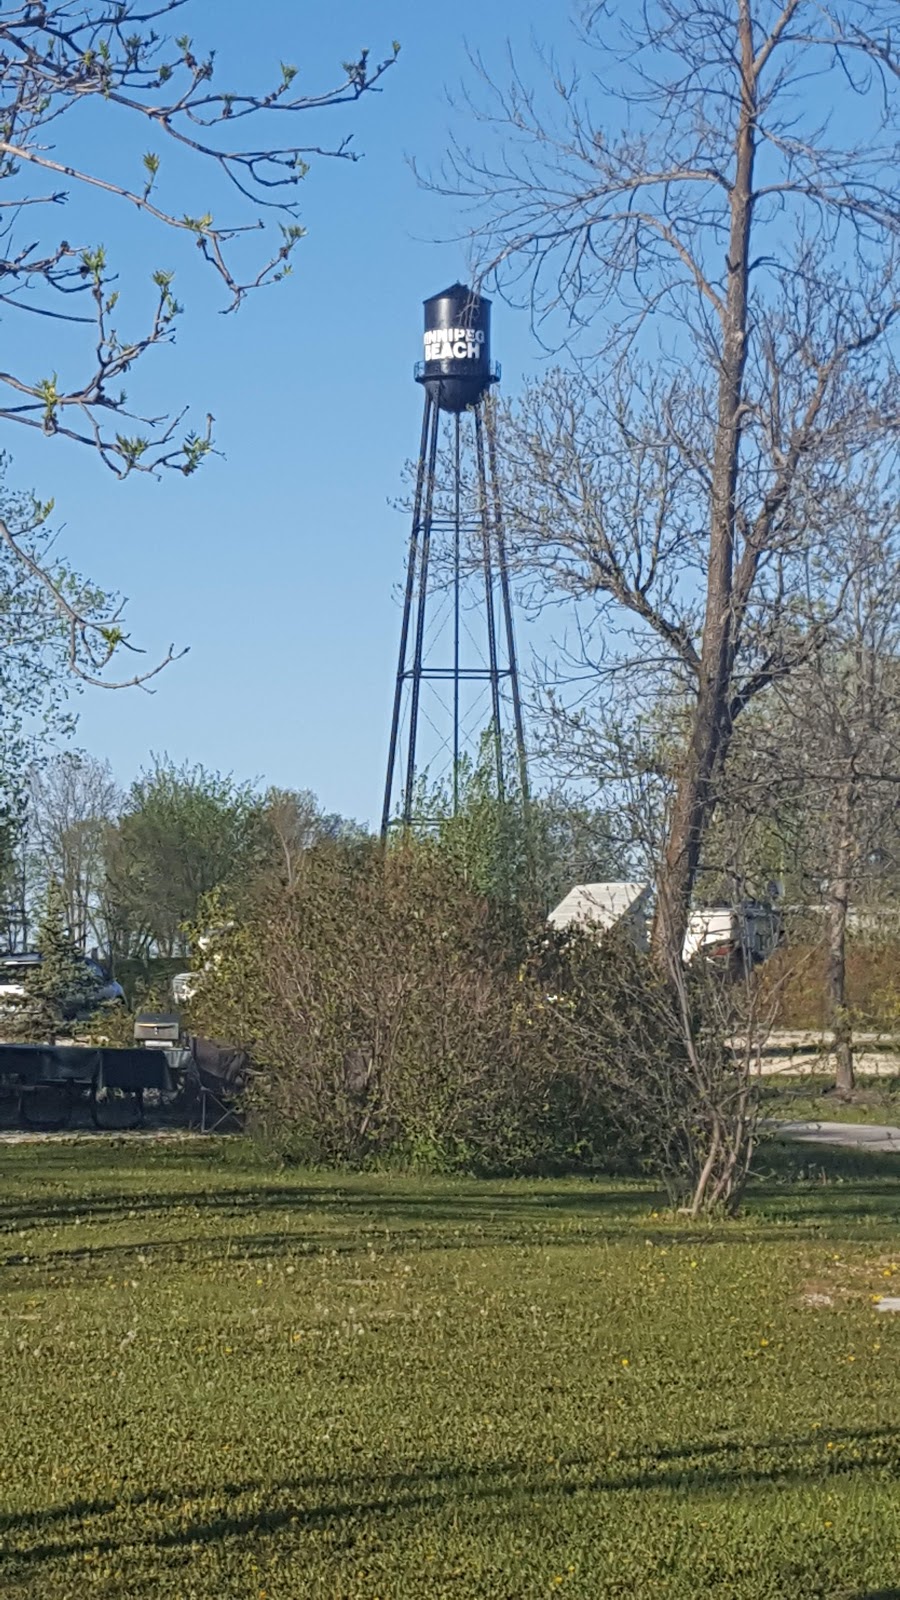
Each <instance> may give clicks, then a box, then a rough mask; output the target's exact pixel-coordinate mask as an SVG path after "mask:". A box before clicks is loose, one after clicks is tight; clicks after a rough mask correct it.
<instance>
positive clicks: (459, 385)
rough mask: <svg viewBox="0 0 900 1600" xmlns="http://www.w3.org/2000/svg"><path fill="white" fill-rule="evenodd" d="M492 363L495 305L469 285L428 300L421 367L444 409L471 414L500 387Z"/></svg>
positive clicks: (421, 380)
mask: <svg viewBox="0 0 900 1600" xmlns="http://www.w3.org/2000/svg"><path fill="white" fill-rule="evenodd" d="M499 376H500V369H499V367H497V366H495V365H493V364H492V362H491V302H490V300H485V299H484V298H483V296H482V295H480V294H476V293H475V291H474V289H469V288H467V286H466V285H465V284H464V283H454V284H453V285H452V286H451V288H449V289H444V290H442V291H441V293H440V294H433V295H432V296H431V298H430V299H429V300H426V301H425V359H424V361H420V362H419V363H418V365H417V367H416V381H417V382H418V383H423V384H424V385H425V388H426V389H427V390H428V393H429V394H430V395H431V397H432V399H433V400H435V401H436V402H437V404H438V405H439V406H440V408H441V410H442V411H465V410H466V409H467V407H468V406H474V405H476V404H477V402H478V401H479V400H480V399H481V397H482V395H483V394H484V392H485V390H486V389H487V388H488V387H489V386H490V385H491V384H492V383H496V382H497V379H498V378H499Z"/></svg>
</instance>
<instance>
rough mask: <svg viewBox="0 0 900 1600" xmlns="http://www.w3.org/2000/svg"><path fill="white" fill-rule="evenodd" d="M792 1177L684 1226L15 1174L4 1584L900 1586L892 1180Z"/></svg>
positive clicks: (264, 1591)
mask: <svg viewBox="0 0 900 1600" xmlns="http://www.w3.org/2000/svg"><path fill="white" fill-rule="evenodd" d="M792 1159H794V1158H792V1157H790V1156H789V1155H785V1154H773V1156H772V1157H771V1160H772V1161H773V1162H776V1161H777V1162H778V1163H779V1166H778V1170H777V1171H774V1172H771V1173H769V1174H768V1175H763V1176H762V1177H761V1178H760V1179H758V1180H757V1183H756V1185H755V1188H754V1191H753V1194H752V1197H751V1201H750V1203H749V1205H748V1209H747V1213H746V1215H745V1216H744V1218H743V1219H742V1220H741V1221H739V1222H737V1223H733V1224H731V1225H715V1226H705V1225H704V1226H696V1225H691V1224H689V1223H686V1222H684V1221H674V1220H671V1219H668V1218H666V1216H665V1215H664V1214H662V1211H661V1205H660V1202H659V1200H658V1197H655V1196H654V1195H653V1193H652V1192H651V1191H650V1190H649V1189H648V1188H646V1187H644V1186H641V1185H640V1184H636V1183H635V1184H627V1183H623V1182H619V1183H612V1182H607V1181H596V1182H590V1181H587V1180H580V1181H575V1180H572V1181H546V1182H516V1183H513V1182H492V1183H480V1182H474V1181H471V1182H464V1181H450V1180H445V1181H441V1180H428V1181H424V1180H416V1179H413V1178H398V1177H394V1176H390V1175H368V1176H360V1177H335V1176H329V1175H319V1174H313V1175H310V1174H308V1173H298V1172H278V1171H273V1170H272V1169H269V1168H265V1167H263V1166H262V1165H260V1164H258V1162H257V1160H256V1158H255V1157H254V1155H253V1152H252V1150H251V1149H250V1148H248V1147H246V1146H244V1145H242V1144H241V1143H239V1142H235V1143H230V1144H218V1143H216V1142H215V1141H209V1142H207V1143H197V1142H195V1143H186V1144H184V1145H180V1146H173V1145H167V1146H162V1145H159V1146H151V1145H148V1144H140V1143H138V1142H132V1143H127V1142H125V1141H119V1142H118V1143H115V1142H101V1141H96V1142H94V1143H85V1144H81V1145H65V1144H47V1145H24V1146H17V1147H14V1148H9V1147H7V1148H3V1149H0V1163H2V1168H3V1186H2V1205H0V1227H2V1229H3V1233H2V1237H0V1264H2V1286H3V1297H2V1301H0V1342H2V1360H0V1374H2V1378H0V1389H2V1430H0V1455H2V1457H3V1464H2V1474H0V1548H2V1552H3V1560H2V1563H0V1593H2V1594H3V1596H4V1597H13V1596H26V1595H27V1596H34V1597H35V1600H38V1597H39V1600H62V1597H66V1600H76V1597H77V1600H82V1597H84V1596H90V1595H94V1594H96V1595H99V1596H104V1597H113V1596H115V1597H122V1600H142V1597H144V1596H146V1597H148V1600H149V1597H151V1596H152V1597H154V1600H175V1597H176V1596H177V1597H179V1600H304V1597H306V1596H310V1597H319V1596H321V1597H323V1600H325V1597H328V1600H376V1597H378V1600H436V1597H438V1596H440V1597H444V1596H448V1597H453V1596H458V1597H465V1600H468V1597H472V1600H475V1597H478V1600H482V1597H483V1600H514V1597H515V1600H518V1597H531V1596H545V1595H553V1594H557V1593H558V1594H561V1595H564V1596H566V1597H568V1600H576V1597H577V1600H602V1597H607V1596H608V1597H613V1596H614V1597H623V1600H624V1597H627V1600H650V1597H653V1600H675V1597H678V1600H683V1597H687V1596H691V1597H693V1596H709V1595H712V1596H720V1597H722V1600H725V1597H728V1600H750V1597H752V1600H769V1597H771V1600H807V1597H809V1600H811V1597H813V1596H816V1597H826V1596H827V1597H828V1600H834V1597H841V1596H844V1597H847V1600H849V1597H851V1596H854V1597H862V1596H864V1595H878V1594H880V1595H885V1596H886V1595H891V1594H893V1595H895V1596H896V1595H898V1594H900V1587H898V1586H900V1557H898V1551H900V1316H897V1317H894V1316H891V1315H888V1314H884V1313H879V1312H877V1310H876V1309H875V1305H876V1300H877V1297H878V1296H879V1295H880V1294H882V1293H889V1292H891V1291H896V1292H898V1293H900V1238H898V1233H897V1221H898V1217H897V1209H898V1208H897V1192H898V1191H897V1182H896V1177H895V1176H894V1174H895V1173H896V1171H897V1167H896V1165H895V1164H893V1162H892V1158H889V1157H887V1156H884V1157H870V1158H868V1160H866V1159H865V1158H863V1157H861V1156H856V1157H854V1158H853V1159H852V1160H850V1159H847V1160H845V1163H844V1165H843V1166H839V1165H837V1163H838V1161H839V1159H840V1158H839V1157H838V1156H837V1155H829V1154H827V1153H822V1152H818V1153H816V1155H815V1156H814V1157H812V1158H811V1156H810V1152H808V1151H804V1152H803V1160H804V1161H805V1162H807V1163H811V1164H810V1166H809V1168H808V1176H807V1178H806V1179H805V1180H804V1181H801V1182H799V1183H798V1182H794V1181H792V1180H791V1176H790V1171H789V1164H790V1161H791V1160H792ZM767 1165H768V1162H767V1158H766V1156H765V1153H763V1155H762V1156H761V1158H760V1166H761V1168H765V1167H766V1166H767Z"/></svg>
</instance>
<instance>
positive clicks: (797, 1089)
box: [761, 1074, 900, 1126]
mask: <svg viewBox="0 0 900 1600" xmlns="http://www.w3.org/2000/svg"><path fill="white" fill-rule="evenodd" d="M829 1090H830V1091H831V1092H830V1093H829V1092H828V1091H829ZM833 1090H834V1078H833V1077H812V1076H810V1075H805V1076H802V1077H800V1076H797V1077H788V1076H787V1075H784V1076H782V1075H781V1074H779V1075H778V1077H772V1078H764V1079H763V1080H762V1084H761V1092H762V1114H763V1116H764V1117H772V1118H777V1120H778V1121H779V1122H867V1123H886V1124H891V1125H893V1126H897V1125H898V1124H900V1077H898V1078H860V1079H859V1081H858V1084H857V1087H856V1090H855V1092H854V1095H853V1099H852V1100H840V1099H838V1097H837V1095H836V1094H835V1093H834V1092H833Z"/></svg>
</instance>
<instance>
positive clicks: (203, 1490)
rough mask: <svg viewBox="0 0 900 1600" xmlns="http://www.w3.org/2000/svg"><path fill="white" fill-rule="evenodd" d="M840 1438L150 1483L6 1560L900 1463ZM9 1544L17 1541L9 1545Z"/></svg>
mask: <svg viewBox="0 0 900 1600" xmlns="http://www.w3.org/2000/svg"><path fill="white" fill-rule="evenodd" d="M837 1441H839V1442H846V1443H848V1444H851V1443H852V1444H853V1445H854V1446H855V1447H856V1449H857V1452H858V1453H857V1454H856V1455H855V1456H853V1457H850V1456H849V1455H848V1456H846V1457H841V1456H840V1455H834V1454H830V1455H829V1456H827V1457H825V1456H823V1455H822V1454H821V1450H822V1444H821V1434H817V1435H815V1436H808V1437H806V1438H802V1439H789V1440H778V1439H775V1440H768V1441H756V1442H752V1441H751V1442H749V1443H748V1442H745V1443H742V1442H741V1441H739V1440H724V1441H712V1442H709V1443H686V1444H685V1445H683V1446H665V1447H660V1448H659V1449H657V1450H653V1451H648V1453H647V1455H646V1456H641V1457H640V1458H639V1463H640V1464H639V1466H638V1467H637V1468H636V1469H635V1468H634V1466H633V1465H632V1463H633V1461H634V1459H635V1458H629V1457H627V1456H626V1457H623V1458H621V1459H618V1460H617V1461H616V1462H615V1463H614V1464H613V1463H612V1462H610V1461H609V1460H607V1461H606V1462H604V1464H603V1470H601V1471H597V1470H596V1462H595V1461H594V1460H592V1458H590V1457H589V1456H583V1457H580V1458H577V1459H574V1460H571V1461H568V1462H565V1463H563V1464H562V1466H561V1469H560V1471H558V1472H557V1473H556V1474H555V1475H550V1474H546V1473H540V1474H534V1473H530V1472H529V1471H528V1470H527V1469H524V1470H523V1468H522V1465H521V1463H519V1462H517V1461H514V1460H512V1461H506V1462H498V1463H491V1464H476V1463H470V1464H464V1463H449V1462H448V1463H444V1464H441V1465H436V1466H434V1467H428V1466H423V1467H421V1468H419V1469H416V1470H413V1471H406V1472H394V1473H387V1474H383V1475H377V1476H375V1477H372V1476H364V1475H362V1474H360V1475H349V1474H340V1473H338V1474H333V1475H328V1476H326V1475H320V1474H316V1475H309V1476H297V1477H290V1478H282V1479H280V1480H278V1481H276V1482H274V1483H268V1482H266V1481H265V1480H254V1479H249V1480H246V1481H243V1482H226V1483H223V1484H221V1485H218V1486H210V1485H205V1486H197V1485H194V1486H192V1487H190V1488H181V1489H174V1488H172V1489H152V1490H149V1491H147V1492H145V1493H142V1494H138V1495H135V1496H131V1497H126V1498H123V1499H122V1500H119V1501H113V1500H95V1501H85V1500H76V1501H73V1502H71V1503H70V1504H68V1505H64V1506H56V1507H50V1508H47V1509H46V1510H44V1511H36V1512H32V1513H22V1514H18V1515H16V1514H12V1515H7V1516H5V1517H3V1518H0V1529H2V1530H3V1533H4V1535H5V1542H6V1545H7V1548H6V1552H5V1554H4V1555H3V1556H0V1563H3V1564H5V1565H6V1568H7V1571H11V1572H13V1573H15V1572H17V1571H21V1570H22V1569H33V1568H35V1567H39V1566H41V1565H44V1564H46V1563H50V1562H54V1561H59V1560H66V1559H68V1558H69V1557H81V1556H83V1555H84V1552H85V1551H91V1552H93V1553H94V1554H101V1555H102V1554H107V1555H113V1554H117V1553H119V1552H120V1551H122V1550H123V1549H124V1548H126V1547H128V1548H129V1549H130V1550H131V1551H132V1552H133V1551H134V1548H135V1546H143V1547H144V1548H145V1549H152V1550H154V1551H157V1552H166V1551H168V1552H173V1553H175V1552H177V1551H179V1550H181V1549H185V1548H188V1547H196V1546H198V1545H207V1544H216V1543H219V1542H220V1541H222V1540H226V1539H239V1540H240V1539H252V1540H254V1541H255V1540H259V1539H260V1538H271V1537H273V1536H277V1535H278V1534H279V1533H281V1532H282V1531H283V1530H285V1529H289V1530H291V1532H292V1533H296V1534H301V1535H302V1534H303V1533H308V1532H310V1531H314V1530H319V1529H324V1528H329V1529H330V1530H331V1532H332V1533H333V1534H339V1533H340V1529H341V1526H342V1524H346V1533H345V1539H344V1540H343V1541H342V1540H341V1539H340V1538H335V1539H334V1541H333V1542H332V1544H331V1546H330V1548H331V1550H332V1552H337V1551H339V1550H340V1548H341V1545H342V1543H347V1544H350V1543H352V1542H353V1540H354V1539H355V1538H356V1537H358V1533H359V1525H360V1523H365V1522H366V1521H367V1520H373V1521H377V1522H379V1523H383V1521H384V1520H385V1519H389V1518H398V1519H401V1520H402V1519H403V1518H404V1517H408V1516H413V1517H415V1519H416V1522H417V1524H418V1523H420V1522H421V1519H422V1517H423V1516H427V1515H429V1514H431V1515H434V1514H436V1515H438V1516H439V1517H442V1516H443V1515H444V1514H445V1513H446V1512H448V1511H450V1512H452V1513H453V1514H454V1516H455V1515H456V1514H457V1513H458V1511H459V1510H460V1509H462V1508H464V1507H472V1506H477V1505H478V1504H479V1503H483V1504H485V1505H493V1506H494V1507H495V1508H496V1509H498V1510H499V1509H501V1506H502V1503H503V1502H509V1503H510V1504H511V1506H512V1505H513V1504H514V1503H515V1502H518V1511H517V1514H525V1513H527V1508H528V1505H529V1504H532V1505H533V1503H534V1502H535V1500H537V1499H546V1500H553V1499H554V1498H556V1499H559V1498H563V1497H569V1496H573V1495H579V1496H582V1495H584V1496H590V1495H593V1494H611V1495H615V1494H621V1493H633V1492H639V1491H645V1490H648V1491H662V1492H669V1493H672V1494H674V1495H678V1496H683V1495H685V1494H691V1493H693V1492H699V1493H706V1494H708V1493H709V1492H710V1491H716V1490H720V1491H722V1492H723V1493H725V1494H733V1493H734V1491H735V1490H740V1489H747V1490H750V1489H753V1488H765V1487H773V1486H776V1485H777V1486H789V1485H799V1484H807V1483H813V1482H815V1481H817V1480H818V1481H820V1482H822V1483H825V1482H828V1481H830V1480H832V1479H833V1478H834V1477H835V1476H841V1477H858V1476H859V1475H861V1474H864V1473H866V1472H867V1471H870V1470H877V1471H878V1472H879V1474H882V1475H883V1473H884V1471H885V1468H886V1467H890V1466H893V1467H895V1468H896V1467H900V1431H898V1430H896V1429H890V1428H875V1429H871V1430H863V1431H857V1432H853V1431H850V1430H844V1431H843V1432H842V1431H840V1430H836V1431H834V1432H833V1433H832V1442H837ZM798 1453H802V1454H804V1455H806V1456H807V1459H797V1456H798ZM740 1455H745V1456H747V1457H748V1460H747V1461H743V1462H742V1461H740V1460H739V1459H736V1458H737V1457H739V1456H740ZM760 1455H765V1456H766V1457H767V1458H768V1457H769V1456H772V1457H774V1459H773V1460H771V1461H769V1460H768V1459H767V1460H766V1463H765V1464H764V1465H754V1459H755V1458H758V1457H759V1456H760ZM810 1456H811V1457H812V1459H809V1457H810ZM373 1491H374V1492H373ZM260 1495H263V1496H265V1498H266V1501H267V1505H266V1507H265V1509H262V1510H260V1509H255V1510H249V1509H243V1508H242V1507H241V1505H240V1502H241V1501H242V1500H243V1499H244V1498H245V1497H247V1496H254V1497H259V1496H260ZM319 1497H322V1498H321V1499H320V1498H319ZM204 1499H207V1500H212V1501H214V1502H216V1501H218V1502H220V1504H219V1505H216V1506H213V1507H210V1511H209V1513H208V1514H207V1515H206V1516H205V1517H200V1518H198V1517H196V1516H194V1517H192V1518H191V1519H190V1520H187V1521H185V1520H183V1519H182V1520H180V1521H179V1522H178V1524H177V1525H175V1526H169V1527H166V1526H165V1525H163V1526H160V1525H159V1518H160V1513H162V1514H163V1516H165V1514H166V1513H167V1512H168V1514H169V1517H170V1519H174V1518H175V1517H176V1516H177V1513H178V1510H179V1508H180V1507H181V1506H182V1505H184V1504H185V1502H190V1503H191V1505H192V1508H193V1507H194V1506H195V1505H196V1503H197V1501H203V1500H204ZM317 1500H318V1503H315V1502H316V1501H317ZM310 1501H313V1503H312V1504H310V1503H309V1502H310ZM279 1502H282V1503H281V1504H279ZM144 1509H148V1510H151V1511H152V1513H153V1518H152V1524H151V1526H150V1527H148V1528H147V1529H146V1530H142V1529H141V1528H140V1527H138V1528H135V1527H134V1526H133V1522H132V1525H131V1526H129V1527H128V1528H126V1529H123V1530H122V1531H121V1532H118V1531H117V1532H116V1533H115V1534H108V1535H105V1536H101V1537H99V1538H98V1537H97V1534H98V1533H99V1531H100V1530H99V1529H96V1528H93V1529H92V1528H91V1527H90V1526H89V1524H90V1523H91V1522H92V1521H94V1520H95V1519H103V1518H105V1517H114V1518H117V1519H119V1520H122V1519H125V1520H129V1521H130V1520H131V1519H132V1518H133V1514H135V1513H137V1514H138V1515H140V1513H141V1512H142V1511H143V1510H144ZM71 1522H74V1523H76V1524H79V1523H81V1524H88V1525H86V1526H84V1527H83V1528H82V1529H81V1530H80V1533H79V1534H78V1535H77V1536H75V1537H69V1538H65V1537H62V1538H59V1537H57V1538H53V1537H50V1538H48V1537H47V1534H48V1532H49V1531H50V1530H51V1529H53V1528H54V1527H55V1526H57V1525H59V1524H62V1523H71ZM29 1535H34V1536H35V1542H34V1543H29V1542H28V1538H29ZM11 1542H12V1543H13V1544H14V1545H15V1544H17V1545H18V1548H15V1547H10V1544H11ZM896 1594H897V1591H895V1590H886V1591H882V1594H881V1596H880V1597H879V1596H878V1594H877V1592H876V1593H875V1594H872V1593H871V1592H870V1593H869V1594H868V1595H867V1596H857V1597H856V1600H887V1597H888V1596H890V1595H896Z"/></svg>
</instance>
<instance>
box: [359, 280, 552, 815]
mask: <svg viewBox="0 0 900 1600" xmlns="http://www.w3.org/2000/svg"><path fill="white" fill-rule="evenodd" d="M415 377H416V382H417V383H420V384H421V385H422V387H423V389H424V392H425V409H424V416H423V418H422V438H421V444H420V447H419V459H418V465H417V469H416V480H415V493H414V496H413V513H412V530H411V533H410V540H409V555H408V559H407V566H406V587H405V591H404V599H403V620H402V623H401V628H400V658H399V662H398V666H397V679H396V687H395V691H394V709H393V716H392V719H391V734H390V745H389V749H388V763H387V778H386V781H385V786H384V808H383V811H382V818H381V833H382V838H384V837H386V835H387V833H388V831H389V829H390V828H391V827H392V826H394V825H396V826H400V827H408V826H409V825H410V823H411V822H412V820H413V813H414V807H415V804H416V780H417V777H418V776H420V775H421V770H420V767H419V761H420V736H421V725H422V721H423V717H425V718H427V721H428V722H429V723H430V725H431V728H432V731H433V733H434V734H435V735H436V736H437V737H438V739H439V740H440V741H442V744H441V748H443V749H445V750H446V751H447V752H448V755H449V758H450V761H451V762H452V766H451V772H452V785H453V809H454V812H455V811H456V809H457V807H458V803H459V772H460V759H461V757H462V755H463V754H464V746H465V744H466V742H467V741H470V740H471V737H472V734H473V732H475V731H478V730H475V729H474V728H473V726H472V723H473V718H474V717H476V716H478V715H479V711H480V707H481V701H482V699H483V701H484V702H485V703H484V705H483V711H481V714H482V715H483V717H484V721H488V719H489V726H490V735H491V744H492V748H493V759H494V766H495V772H496V785H497V795H498V797H499V798H500V799H503V798H505V797H506V796H507V795H508V794H509V792H510V782H509V779H510V776H511V774H510V773H509V771H508V767H509V764H510V762H512V763H514V765H515V768H516V779H517V785H518V796H519V797H520V799H521V803H522V805H523V806H526V805H527V798H528V776H527V769H526V762H525V736H524V728H523V721H522V702H521V697H520V693H519V678H518V667H517V662H516V643H515V633H514V629H513V614H512V598H511V594H510V584H509V565H508V561H507V552H506V540H505V536H504V529H503V516H502V508H501V496H500V484H499V476H498V469H497V444H496V433H495V425H494V415H495V414H494V408H493V405H492V402H491V398H490V391H491V387H492V385H493V384H495V383H497V382H499V378H500V368H499V366H498V365H497V364H496V363H494V362H492V360H491V303H490V301H489V300H486V299H485V298H484V297H483V296H482V295H479V294H476V293H475V291H474V290H473V289H470V288H468V287H467V286H466V285H465V284H462V283H455V284H453V285H452V286H451V288H449V289H444V290H443V291H442V292H441V293H440V294H435V295H432V296H431V298H430V299H428V300H426V301H425V359H424V360H423V361H420V362H418V363H417V365H416V369H415ZM464 460H465V462H466V464H467V466H468V467H470V468H471V470H470V471H469V472H466V473H464ZM439 463H440V465H441V468H442V472H441V483H440V485H439V486H438V485H437V484H436V478H437V473H438V468H439ZM427 689H430V690H432V691H433V694H432V701H433V703H432V704H431V705H430V706H429V707H428V708H427V710H426V709H425V708H424V707H423V691H425V690H427ZM448 699H449V703H448ZM435 700H436V706H437V718H436V716H435V714H434V712H435V703H434V702H435ZM439 724H443V726H440V725H439ZM483 726H484V722H483V723H482V727H483ZM417 820H420V821H421V820H427V819H422V818H418V819H417Z"/></svg>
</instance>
